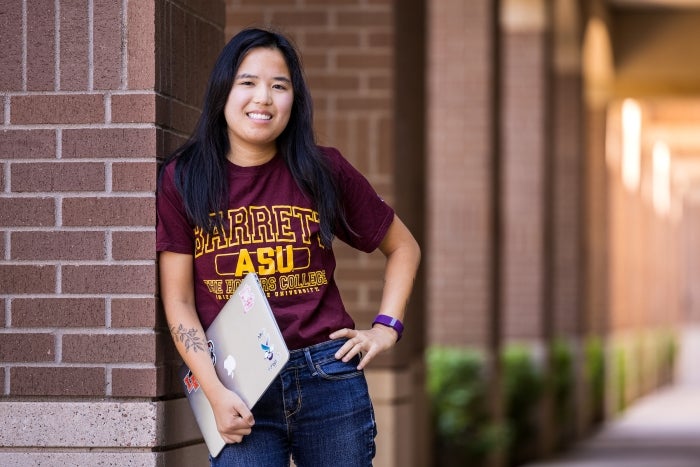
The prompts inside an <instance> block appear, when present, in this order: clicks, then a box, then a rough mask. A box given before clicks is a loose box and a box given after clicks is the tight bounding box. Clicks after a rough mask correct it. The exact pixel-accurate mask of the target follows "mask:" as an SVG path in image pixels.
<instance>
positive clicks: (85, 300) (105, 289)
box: [0, 0, 223, 397]
mask: <svg viewBox="0 0 700 467" xmlns="http://www.w3.org/2000/svg"><path fill="white" fill-rule="evenodd" d="M123 6H125V7H126V8H125V9H123ZM25 7H26V9H25ZM217 8H218V9H217ZM2 13H3V14H1V15H0V22H1V23H2V24H0V28H2V31H3V34H2V39H0V41H1V43H0V47H2V49H3V53H2V55H0V69H2V70H3V71H2V73H0V102H2V109H3V110H2V113H0V116H2V119H1V120H0V124H1V127H0V173H1V174H2V176H1V177H0V245H1V247H0V304H1V305H2V311H1V312H0V317H1V319H0V326H2V328H0V334H2V335H1V336H0V394H1V395H6V396H101V397H103V396H138V397H143V396H147V397H153V396H158V395H162V394H164V393H165V392H167V390H168V386H167V381H168V379H167V375H168V369H167V368H166V367H165V366H164V364H165V362H166V361H168V360H169V359H170V358H171V357H172V355H171V354H169V353H168V349H169V348H170V347H169V345H168V339H169V336H168V335H167V333H162V332H161V330H159V326H160V325H161V322H160V315H159V313H158V311H157V304H156V299H155V293H156V266H155V252H154V225H155V209H154V191H155V175H156V156H159V155H162V154H163V153H164V151H165V148H166V147H171V146H172V145H173V144H174V141H176V140H177V138H181V137H182V135H183V134H184V133H185V132H187V131H189V129H190V128H191V125H192V123H193V121H194V118H195V117H196V112H197V110H196V106H198V105H199V102H198V101H199V100H200V99H201V93H202V90H203V87H204V80H205V79H206V75H205V73H204V72H202V71H200V70H201V69H202V68H205V66H206V67H207V68H208V67H210V64H211V63H212V62H213V56H212V54H211V53H207V52H208V51H213V50H215V51H217V52H218V49H219V48H220V46H221V38H222V37H223V24H222V22H223V4H222V3H221V4H218V5H217V4H216V3H207V4H204V3H202V2H191V3H190V2H170V1H160V2H157V3H156V4H153V3H149V2H114V1H107V0H94V1H93V2H89V3H88V2H75V1H67V0H64V1H60V2H54V1H53V0H51V1H37V2H34V1H32V2H22V1H11V2H5V3H4V4H3V6H2ZM195 39H199V40H201V41H202V43H203V44H209V48H208V49H207V48H205V47H200V48H197V51H196V53H195V52H194V51H191V49H193V48H189V47H187V44H191V43H192V41H193V40H195ZM178 41H179V42H178ZM156 51H158V55H157V56H156ZM171 52H172V53H171ZM173 137H174V138H175V139H174V138H173Z"/></svg>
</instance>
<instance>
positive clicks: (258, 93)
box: [254, 86, 271, 104]
mask: <svg viewBox="0 0 700 467" xmlns="http://www.w3.org/2000/svg"><path fill="white" fill-rule="evenodd" d="M254 100H255V103H256V104H269V103H270V101H271V99H270V90H269V89H267V88H266V87H265V86H258V89H256V90H255V96H254Z"/></svg>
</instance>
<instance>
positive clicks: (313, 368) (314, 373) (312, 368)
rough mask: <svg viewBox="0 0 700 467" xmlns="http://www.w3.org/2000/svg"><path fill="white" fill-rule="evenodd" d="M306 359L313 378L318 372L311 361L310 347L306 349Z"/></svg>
mask: <svg viewBox="0 0 700 467" xmlns="http://www.w3.org/2000/svg"><path fill="white" fill-rule="evenodd" d="M304 357H305V358H306V364H307V365H308V366H309V371H310V372H311V376H316V375H317V374H318V372H317V371H316V368H315V367H314V362H313V360H312V359H311V349H310V348H309V347H307V348H305V349H304Z"/></svg>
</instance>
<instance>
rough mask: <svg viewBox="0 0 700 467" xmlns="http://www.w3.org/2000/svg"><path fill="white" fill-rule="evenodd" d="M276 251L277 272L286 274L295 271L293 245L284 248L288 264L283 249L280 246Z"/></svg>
mask: <svg viewBox="0 0 700 467" xmlns="http://www.w3.org/2000/svg"><path fill="white" fill-rule="evenodd" d="M275 250H276V252H277V270H278V271H279V272H281V273H285V272H291V271H293V270H294V248H292V246H291V245H287V246H285V247H284V251H285V252H286V259H287V261H286V263H285V257H284V255H283V252H282V247H281V246H278V247H275Z"/></svg>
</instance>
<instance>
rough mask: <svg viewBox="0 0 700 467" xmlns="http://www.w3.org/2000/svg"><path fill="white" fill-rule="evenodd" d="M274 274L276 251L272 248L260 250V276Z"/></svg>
mask: <svg viewBox="0 0 700 467" xmlns="http://www.w3.org/2000/svg"><path fill="white" fill-rule="evenodd" d="M278 248H279V247H278ZM274 273H275V250H273V249H272V248H270V247H265V248H258V274H260V275H261V276H268V275H270V274H274Z"/></svg>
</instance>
